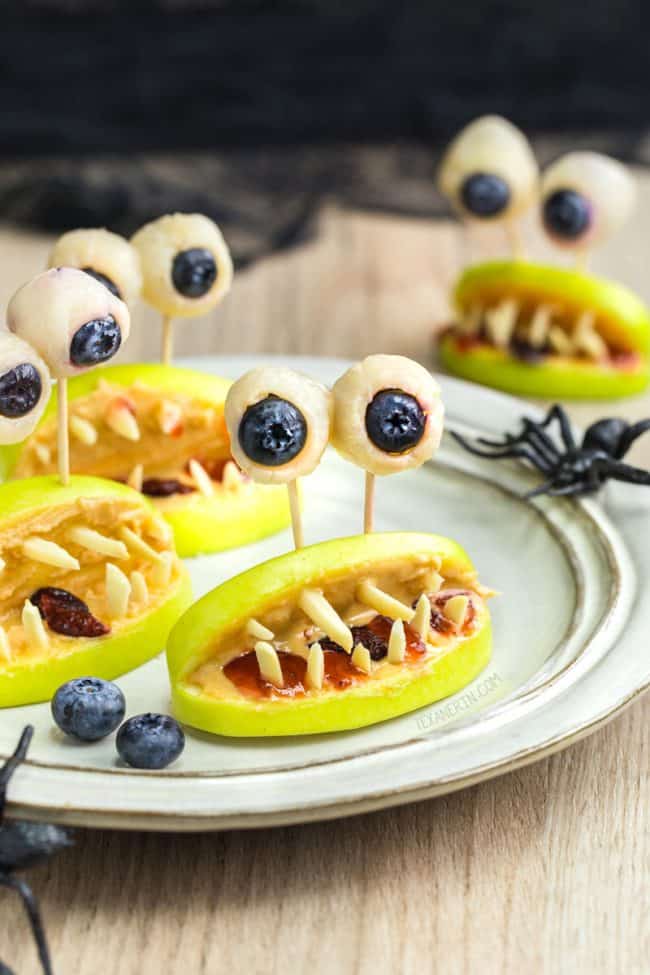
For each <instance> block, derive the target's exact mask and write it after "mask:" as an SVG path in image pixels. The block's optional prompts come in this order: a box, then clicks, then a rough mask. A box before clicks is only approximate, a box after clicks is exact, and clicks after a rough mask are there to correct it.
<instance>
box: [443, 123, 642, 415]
mask: <svg viewBox="0 0 650 975" xmlns="http://www.w3.org/2000/svg"><path fill="white" fill-rule="evenodd" d="M471 128H472V127H471V126H470V127H469V129H468V130H466V132H465V133H461V135H460V136H459V137H458V139H459V141H460V143H461V144H462V146H463V147H464V151H463V152H462V153H460V152H459V151H458V148H457V147H456V148H454V146H456V143H454V144H452V149H451V150H450V152H449V153H448V154H447V155H446V156H445V158H444V159H443V163H442V166H441V171H440V180H439V181H440V186H441V189H442V191H443V192H444V193H445V194H446V195H447V196H448V197H449V199H450V200H451V202H452V203H453V205H454V206H455V207H457V208H460V209H461V212H466V211H467V205H468V204H467V201H466V202H465V204H464V209H463V206H462V205H461V206H459V200H460V201H461V204H462V200H463V199H464V195H463V191H462V190H461V189H459V187H461V188H462V187H464V186H465V183H466V182H468V185H469V184H470V183H471V181H472V180H473V179H474V175H475V170H476V168H477V167H478V168H479V169H481V170H483V169H485V168H486V167H487V168H488V169H491V170H493V171H494V172H498V173H499V175H500V179H501V183H502V184H503V185H502V186H501V191H502V193H501V195H502V196H503V198H504V200H506V199H510V198H512V199H513V200H517V199H519V200H523V199H526V200H527V201H528V202H532V196H530V195H529V196H526V197H525V198H522V197H521V193H520V190H519V189H518V187H519V184H520V182H521V179H522V174H523V172H524V171H527V172H530V169H529V167H528V165H527V164H524V162H523V160H521V159H520V160H519V162H516V154H515V153H513V147H512V145H510V146H508V145H507V141H506V140H503V139H499V140H496V139H492V140H490V141H489V142H486V141H483V142H482V143H481V145H480V146H479V145H477V144H476V140H473V139H469V138H468V133H470V130H471ZM470 134H471V133H470ZM522 138H523V137H522ZM481 185H483V184H481ZM495 186H496V184H495ZM504 187H505V189H504ZM508 188H510V190H511V192H510V194H508V193H507V192H506V190H508ZM483 189H484V190H485V192H486V193H487V190H486V189H485V186H484V187H483ZM493 189H494V188H493ZM494 194H496V189H494V192H493V195H494ZM491 199H492V197H490V200H491ZM490 200H488V201H487V202H486V201H485V200H483V201H482V203H481V199H479V198H478V197H477V199H476V200H475V201H474V202H475V204H476V206H474V210H473V212H471V213H470V216H472V217H473V219H475V220H479V219H493V218H494V217H493V214H492V212H491V209H490V207H489V206H488V203H489V202H490ZM478 204H481V206H483V210H485V212H484V213H482V212H481V206H479V205H478ZM483 204H484V205H483ZM633 204H634V184H633V182H632V179H631V177H630V175H629V173H628V171H627V170H626V169H625V167H623V166H622V165H621V164H620V163H618V162H617V161H616V160H614V159H610V158H608V157H607V156H603V155H600V154H598V153H594V152H575V153H568V154H567V155H566V156H564V157H562V158H561V159H559V160H558V161H557V162H555V163H553V164H552V165H551V166H549V167H548V169H547V170H546V171H545V172H544V173H542V177H541V182H540V207H539V213H540V218H541V224H542V227H543V230H544V231H545V233H546V234H547V235H548V237H549V239H550V240H551V241H552V243H553V244H554V245H556V246H558V247H561V248H562V249H563V250H564V251H565V253H569V254H573V255H574V258H575V268H574V269H570V268H562V267H552V266H550V267H549V266H546V265H542V264H535V263H532V262H529V261H523V260H508V261H491V262H487V263H484V264H478V265H476V266H475V267H471V268H469V269H468V270H467V271H465V273H464V274H463V275H462V276H461V278H460V280H459V281H458V283H457V285H456V288H455V292H454V314H455V318H454V321H453V323H452V324H451V326H449V327H448V328H446V329H445V330H444V331H442V332H441V333H440V335H439V337H438V343H439V353H440V360H441V362H442V364H443V365H444V366H445V367H446V368H447V369H448V370H449V371H450V372H453V373H455V374H456V375H459V376H463V377H464V378H466V379H471V380H473V381H475V382H481V383H485V384H486V385H489V386H496V387H497V388H499V389H504V390H506V391H508V392H512V393H518V394H522V395H529V396H543V397H551V398H554V399H555V398H560V399H565V398H567V399H569V398H576V399H598V398H609V397H619V396H627V395H633V394H635V393H638V392H640V391H642V390H643V389H644V388H645V387H646V386H647V384H648V378H649V375H650V357H649V356H650V315H649V313H648V309H647V308H646V307H645V305H644V303H643V302H642V301H641V299H640V298H638V297H637V296H636V295H635V294H633V293H632V292H631V291H629V290H628V289H627V288H625V287H623V286H622V285H620V284H616V283H614V282H612V281H608V280H606V279H604V278H600V277H596V276H595V275H592V274H588V273H586V270H585V266H586V261H587V257H588V255H589V254H590V252H591V250H592V249H593V248H594V247H595V246H596V245H597V244H600V243H602V242H604V241H605V240H607V239H608V238H609V237H611V236H612V235H613V234H614V233H615V232H616V231H617V230H618V229H619V228H620V227H621V226H622V224H623V223H624V221H625V220H626V219H627V217H628V216H629V214H630V212H631V210H632V208H633ZM494 208H496V203H495V204H494ZM470 209H471V208H470ZM488 211H490V212H488ZM495 212H496V210H495ZM518 212H522V211H521V209H519V210H518Z"/></svg>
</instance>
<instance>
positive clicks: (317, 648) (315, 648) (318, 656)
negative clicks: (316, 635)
mask: <svg viewBox="0 0 650 975" xmlns="http://www.w3.org/2000/svg"><path fill="white" fill-rule="evenodd" d="M324 675H325V655H324V653H323V648H322V647H321V645H320V643H312V645H311V646H310V648H309V654H308V656H307V687H310V688H311V689H312V690H313V691H320V689H321V688H322V686H323V677H324Z"/></svg>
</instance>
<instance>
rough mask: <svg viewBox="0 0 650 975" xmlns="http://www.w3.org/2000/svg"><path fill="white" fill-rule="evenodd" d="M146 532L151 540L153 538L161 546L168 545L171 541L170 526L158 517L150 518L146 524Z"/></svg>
mask: <svg viewBox="0 0 650 975" xmlns="http://www.w3.org/2000/svg"><path fill="white" fill-rule="evenodd" d="M147 531H148V533H149V534H150V535H151V537H152V538H155V539H156V541H158V542H162V544H163V545H169V543H170V542H171V540H172V528H171V525H170V524H169V523H168V522H166V521H165V519H164V518H160V517H158V516H155V517H153V518H151V520H150V521H149V522H147Z"/></svg>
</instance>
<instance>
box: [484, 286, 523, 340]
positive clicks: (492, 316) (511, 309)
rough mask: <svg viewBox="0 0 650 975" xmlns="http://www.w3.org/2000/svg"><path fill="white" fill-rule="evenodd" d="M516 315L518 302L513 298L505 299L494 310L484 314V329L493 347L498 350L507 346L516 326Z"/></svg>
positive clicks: (491, 309)
mask: <svg viewBox="0 0 650 975" xmlns="http://www.w3.org/2000/svg"><path fill="white" fill-rule="evenodd" d="M518 313H519V302H518V301H515V299H514V298H506V299H505V301H502V302H501V304H499V305H497V306H496V308H490V309H489V311H486V312H485V327H486V329H487V333H488V337H489V338H490V339H491V340H492V342H493V343H494V345H496V346H498V347H499V348H505V347H506V346H507V345H508V343H509V342H510V339H511V338H512V333H513V332H514V330H515V325H516V324H517V315H518Z"/></svg>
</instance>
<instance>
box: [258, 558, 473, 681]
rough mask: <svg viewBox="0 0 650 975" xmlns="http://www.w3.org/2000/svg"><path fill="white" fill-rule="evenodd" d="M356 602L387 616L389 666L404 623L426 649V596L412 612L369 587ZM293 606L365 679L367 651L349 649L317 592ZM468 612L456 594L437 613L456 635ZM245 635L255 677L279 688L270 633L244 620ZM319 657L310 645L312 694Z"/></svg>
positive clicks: (347, 633) (400, 651)
mask: <svg viewBox="0 0 650 975" xmlns="http://www.w3.org/2000/svg"><path fill="white" fill-rule="evenodd" d="M435 576H436V582H437V581H438V580H439V585H437V588H436V589H435V592H437V591H438V590H439V589H440V585H441V584H442V581H443V580H442V577H441V576H440V575H439V574H438V573H435ZM356 597H357V599H358V600H359V601H360V602H365V603H366V604H367V605H369V606H371V608H372V610H374V611H375V612H377V613H380V614H382V615H384V616H387V617H388V618H389V619H392V620H393V624H392V626H391V631H390V636H389V639H388V655H387V659H388V662H389V663H391V664H401V663H403V662H404V658H405V655H406V634H405V631H404V623H405V622H407V623H409V624H410V625H411V627H412V628H413V629H414V630H415V631H416V633H417V634H418V635H419V636H420V638H421V640H422V641H423V642H424V643H426V642H427V640H428V639H429V637H430V633H431V602H430V599H429V594H427V593H425V592H423V593H422V594H421V596H420V598H419V599H418V601H417V604H416V607H415V610H413V609H411V608H410V607H409V606H407V605H406V604H405V603H402V602H400V600H398V599H395V598H394V597H393V596H390V595H389V594H388V593H385V592H384V591H383V590H382V589H379V588H378V587H377V586H375V585H373V584H372V583H370V582H367V581H364V582H361V583H359V585H358V587H357V590H356ZM298 605H299V606H300V608H301V609H302V611H303V612H304V613H305V615H306V616H308V617H309V619H310V620H311V621H312V623H314V625H315V626H317V627H318V628H319V629H320V630H321V631H322V632H323V633H324V634H325V635H326V636H327V637H328V638H329V639H330V640H332V641H333V642H335V643H337V644H338V645H339V646H341V647H342V648H343V649H344V650H345V651H346V652H347V653H349V654H351V660H352V663H353V664H354V666H355V667H357V668H358V669H359V670H361V671H362V672H363V673H365V674H370V673H371V670H372V660H371V657H370V652H369V650H368V648H367V647H365V646H363V644H361V643H356V644H355V643H354V638H353V636H352V631H351V630H350V628H349V627H348V626H347V624H346V623H345V622H344V621H343V620H342V619H341V617H340V616H339V614H338V613H337V611H336V610H335V609H334V607H333V606H332V605H331V603H329V602H328V600H327V599H326V597H325V596H324V595H323V593H322V592H320V591H319V590H316V589H303V590H302V592H301V593H300V596H299V598H298ZM468 610H469V597H468V596H466V595H464V594H460V593H459V594H458V595H456V596H452V597H451V598H449V599H448V600H447V601H446V602H445V604H444V606H443V607H442V610H441V611H442V613H443V615H444V616H445V617H446V618H447V619H448V620H449V621H450V622H452V623H454V625H455V626H456V628H457V629H458V630H461V629H462V627H463V625H464V623H465V620H466V619H467V613H468ZM245 630H246V633H247V634H248V635H249V636H251V637H253V639H255V641H256V642H255V655H256V657H257V663H258V667H259V670H260V676H261V677H262V679H263V680H266V681H268V682H269V683H271V684H273V685H274V686H275V687H279V688H281V687H283V686H284V678H283V675H282V667H281V664H280V658H279V655H278V652H277V650H276V649H275V647H274V646H273V644H272V643H271V641H272V640H273V639H274V633H273V631H272V630H270V629H268V627H266V626H264V625H263V624H262V623H260V622H259V621H258V620H256V619H249V620H248V622H247V623H246V627H245ZM324 666H325V664H324V655H323V649H322V646H321V644H320V643H319V642H316V643H313V644H312V645H311V646H310V648H309V652H308V656H307V676H306V679H307V685H308V687H310V688H311V689H313V690H320V689H321V688H322V686H323V676H324Z"/></svg>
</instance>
